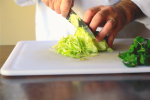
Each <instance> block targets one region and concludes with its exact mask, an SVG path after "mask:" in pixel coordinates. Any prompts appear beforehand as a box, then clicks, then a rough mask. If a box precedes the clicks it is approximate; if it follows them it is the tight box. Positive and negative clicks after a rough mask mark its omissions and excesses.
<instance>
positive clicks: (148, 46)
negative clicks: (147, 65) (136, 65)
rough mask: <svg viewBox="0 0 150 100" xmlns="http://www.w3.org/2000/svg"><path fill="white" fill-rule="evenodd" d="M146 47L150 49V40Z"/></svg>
mask: <svg viewBox="0 0 150 100" xmlns="http://www.w3.org/2000/svg"><path fill="white" fill-rule="evenodd" d="M146 47H147V48H149V49H150V40H147V44H146Z"/></svg>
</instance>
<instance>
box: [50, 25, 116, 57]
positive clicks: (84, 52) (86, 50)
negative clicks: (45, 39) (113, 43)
mask: <svg viewBox="0 0 150 100" xmlns="http://www.w3.org/2000/svg"><path fill="white" fill-rule="evenodd" d="M53 48H54V49H56V53H59V54H62V55H65V56H69V57H72V58H82V57H89V56H96V55H97V53H98V51H113V50H112V49H111V48H109V47H108V45H107V42H106V40H105V39H103V40H102V41H101V42H97V41H96V40H94V39H92V38H91V37H89V36H88V33H87V32H86V31H85V30H84V28H82V27H78V28H77V30H76V32H75V34H74V35H72V34H70V35H68V36H67V37H63V38H61V39H60V40H59V41H58V43H57V44H56V45H54V46H53ZM110 49H111V50H110Z"/></svg>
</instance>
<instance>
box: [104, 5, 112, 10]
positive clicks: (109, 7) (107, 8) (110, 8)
mask: <svg viewBox="0 0 150 100" xmlns="http://www.w3.org/2000/svg"><path fill="white" fill-rule="evenodd" d="M105 9H106V10H108V11H113V8H112V7H111V6H106V8H105Z"/></svg>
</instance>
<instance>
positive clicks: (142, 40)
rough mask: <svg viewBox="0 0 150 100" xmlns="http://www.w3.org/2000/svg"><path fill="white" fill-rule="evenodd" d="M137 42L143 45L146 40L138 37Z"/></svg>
mask: <svg viewBox="0 0 150 100" xmlns="http://www.w3.org/2000/svg"><path fill="white" fill-rule="evenodd" d="M136 40H137V41H138V42H139V43H142V42H144V41H145V40H146V39H145V38H143V37H141V36H137V37H136Z"/></svg>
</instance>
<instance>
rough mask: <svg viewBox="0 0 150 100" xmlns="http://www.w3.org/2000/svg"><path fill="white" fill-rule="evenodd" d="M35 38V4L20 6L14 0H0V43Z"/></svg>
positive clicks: (13, 43)
mask: <svg viewBox="0 0 150 100" xmlns="http://www.w3.org/2000/svg"><path fill="white" fill-rule="evenodd" d="M29 40H31V41H32V40H35V5H32V6H26V7H21V6H18V5H17V4H16V3H15V2H14V0H0V45H15V44H16V43H17V42H18V41H29Z"/></svg>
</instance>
